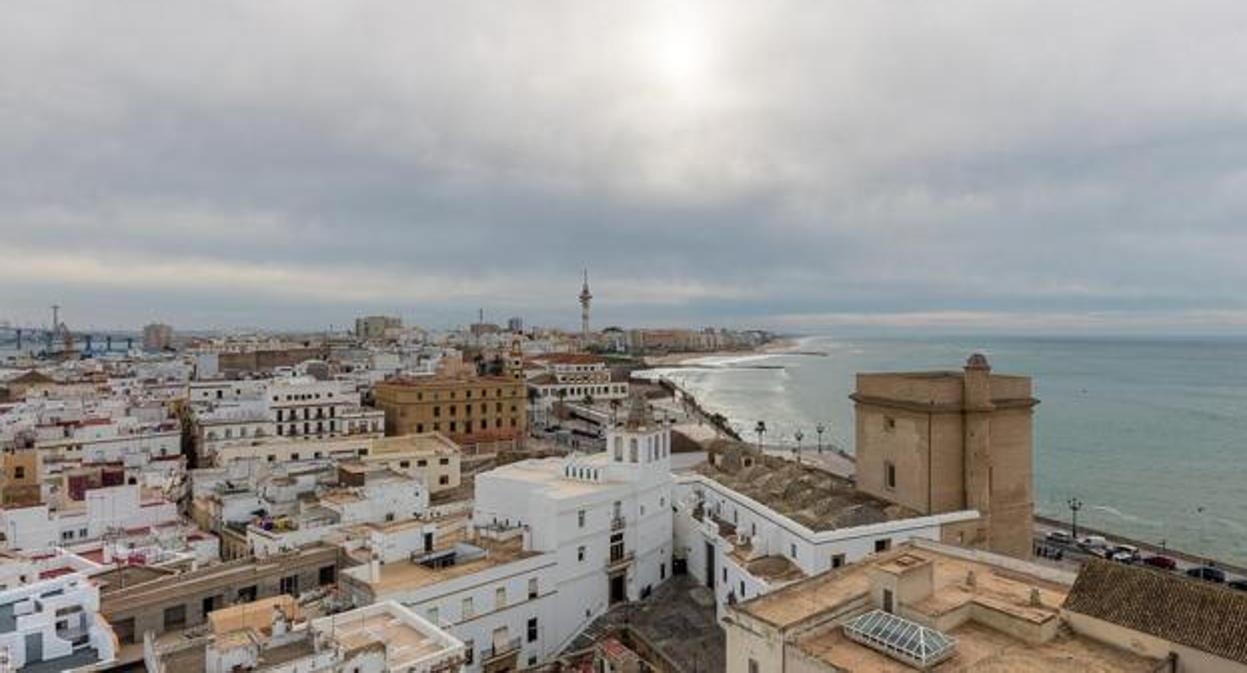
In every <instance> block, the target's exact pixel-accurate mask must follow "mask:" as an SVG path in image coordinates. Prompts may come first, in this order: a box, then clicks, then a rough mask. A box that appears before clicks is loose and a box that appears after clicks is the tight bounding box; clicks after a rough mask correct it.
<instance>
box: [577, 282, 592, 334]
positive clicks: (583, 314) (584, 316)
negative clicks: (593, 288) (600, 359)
mask: <svg viewBox="0 0 1247 673" xmlns="http://www.w3.org/2000/svg"><path fill="white" fill-rule="evenodd" d="M592 301H593V293H591V292H589V270H588V269H585V283H584V285H582V286H581V287H580V338H582V339H584V340H585V341H588V340H589V303H590V302H592Z"/></svg>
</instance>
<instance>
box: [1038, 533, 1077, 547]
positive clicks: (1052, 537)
mask: <svg viewBox="0 0 1247 673" xmlns="http://www.w3.org/2000/svg"><path fill="white" fill-rule="evenodd" d="M1044 537H1045V538H1047V540H1048V542H1052V543H1054V544H1073V543H1074V537H1073V536H1072V535H1070V534H1069V533H1066V532H1065V531H1063V530H1052V531H1048V534H1047V535H1045V536H1044Z"/></svg>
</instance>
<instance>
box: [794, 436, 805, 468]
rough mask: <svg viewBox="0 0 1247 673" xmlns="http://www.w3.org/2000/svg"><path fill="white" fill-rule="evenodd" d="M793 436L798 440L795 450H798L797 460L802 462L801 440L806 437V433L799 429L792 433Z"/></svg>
mask: <svg viewBox="0 0 1247 673" xmlns="http://www.w3.org/2000/svg"><path fill="white" fill-rule="evenodd" d="M792 438H793V439H795V440H797V448H796V449H795V451H796V456H797V462H798V463H800V462H801V440H803V439H805V433H804V432H801V431H800V430H798V431H796V432H794V433H792Z"/></svg>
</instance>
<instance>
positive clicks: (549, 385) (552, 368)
mask: <svg viewBox="0 0 1247 673" xmlns="http://www.w3.org/2000/svg"><path fill="white" fill-rule="evenodd" d="M531 363H532V365H533V367H532V368H531V369H530V368H528V367H526V368H525V376H526V378H527V382H528V387H529V388H530V389H531V390H534V391H536V393H537V400H536V401H537V403H538V404H539V405H541V406H543V407H549V406H550V405H551V404H553V403H555V402H558V401H560V400H565V401H567V402H580V401H582V400H584V399H585V398H592V399H593V400H594V401H595V402H609V401H610V400H625V399H627V397H628V382H627V381H619V380H615V379H614V378H613V376H612V374H611V370H610V367H608V366H607V363H606V360H604V359H603V358H600V357H598V356H596V355H589V354H586V353H550V354H547V355H539V356H536V357H534V358H532V360H531Z"/></svg>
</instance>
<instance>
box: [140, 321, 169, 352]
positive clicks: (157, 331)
mask: <svg viewBox="0 0 1247 673" xmlns="http://www.w3.org/2000/svg"><path fill="white" fill-rule="evenodd" d="M172 347H173V328H172V327H170V326H169V325H166V324H164V323H158V322H154V323H152V324H150V325H147V326H145V327H143V350H147V351H163V350H168V349H169V348H172Z"/></svg>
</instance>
